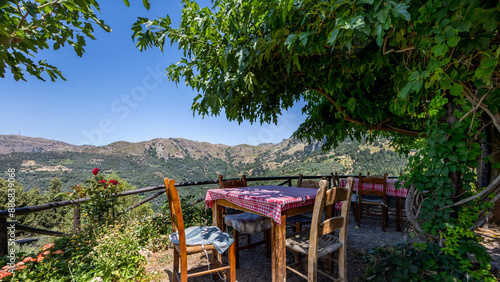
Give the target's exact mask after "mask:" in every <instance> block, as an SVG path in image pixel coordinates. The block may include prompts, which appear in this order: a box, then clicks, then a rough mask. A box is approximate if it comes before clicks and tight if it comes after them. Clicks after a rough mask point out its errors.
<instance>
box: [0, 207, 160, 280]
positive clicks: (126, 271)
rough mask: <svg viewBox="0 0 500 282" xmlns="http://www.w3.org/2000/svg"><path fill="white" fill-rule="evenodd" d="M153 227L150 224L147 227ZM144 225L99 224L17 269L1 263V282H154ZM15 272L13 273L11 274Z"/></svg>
mask: <svg viewBox="0 0 500 282" xmlns="http://www.w3.org/2000/svg"><path fill="white" fill-rule="evenodd" d="M146 224H149V223H146ZM139 225H140V223H139V222H138V221H136V220H134V219H131V218H129V217H127V216H124V217H122V218H121V219H120V220H117V221H116V222H115V223H114V224H108V225H105V224H96V225H94V228H93V229H86V230H85V231H83V232H82V233H81V234H75V235H71V236H68V237H63V238H60V239H58V240H56V241H55V242H54V243H50V244H46V245H44V246H43V247H42V248H40V249H39V251H38V252H37V253H34V254H29V255H22V254H20V257H21V261H20V262H18V263H16V264H15V266H14V267H13V268H14V269H13V271H12V267H10V266H9V265H5V264H6V263H7V261H8V260H7V257H4V259H3V262H1V261H0V266H2V265H5V266H3V268H2V269H1V270H0V279H1V281H9V282H10V281H82V282H83V281H91V280H93V279H94V278H97V277H100V278H101V279H102V281H152V279H151V277H150V276H148V275H147V274H146V270H145V263H146V259H145V257H144V256H143V255H141V254H140V250H141V248H142V247H143V245H141V239H143V238H140V236H142V235H146V236H148V235H149V234H144V233H141V232H140V231H139V228H138V226H139ZM9 270H11V272H9Z"/></svg>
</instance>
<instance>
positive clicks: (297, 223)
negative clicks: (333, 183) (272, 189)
mask: <svg viewBox="0 0 500 282" xmlns="http://www.w3.org/2000/svg"><path fill="white" fill-rule="evenodd" d="M323 179H326V177H323ZM296 187H303V188H314V189H318V188H319V181H316V180H313V179H304V176H303V175H302V174H299V178H298V180H297V186H296ZM311 218H312V213H303V214H297V215H294V216H290V217H288V218H287V219H286V224H287V225H288V226H292V227H293V228H294V232H298V231H300V230H301V229H302V226H304V225H306V224H310V223H311Z"/></svg>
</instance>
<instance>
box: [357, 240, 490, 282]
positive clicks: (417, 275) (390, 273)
mask: <svg viewBox="0 0 500 282" xmlns="http://www.w3.org/2000/svg"><path fill="white" fill-rule="evenodd" d="M475 247H476V248H478V249H481V248H483V249H484V247H482V245H480V244H476V245H475ZM488 259H489V261H488ZM365 260H366V261H367V262H368V263H369V264H370V265H374V266H373V267H370V268H368V269H367V270H366V272H365V276H364V279H366V280H367V281H405V282H406V281H496V279H495V278H494V277H493V276H492V275H491V274H490V268H491V265H490V264H489V263H490V261H491V258H490V257H489V256H486V257H481V258H479V257H476V258H474V259H473V261H474V263H473V264H472V265H471V267H470V268H469V269H467V270H465V271H464V270H463V268H462V267H461V265H462V264H463V262H461V261H459V259H457V257H455V256H452V255H450V254H448V253H447V252H444V251H443V249H442V248H441V247H440V246H439V245H438V244H435V243H415V244H414V245H412V244H410V243H404V244H399V245H395V246H384V247H378V248H374V249H372V250H370V252H369V253H368V255H366V256H365Z"/></svg>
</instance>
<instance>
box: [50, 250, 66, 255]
mask: <svg viewBox="0 0 500 282" xmlns="http://www.w3.org/2000/svg"><path fill="white" fill-rule="evenodd" d="M52 253H53V254H55V255H62V254H64V251H63V250H57V251H55V252H52Z"/></svg>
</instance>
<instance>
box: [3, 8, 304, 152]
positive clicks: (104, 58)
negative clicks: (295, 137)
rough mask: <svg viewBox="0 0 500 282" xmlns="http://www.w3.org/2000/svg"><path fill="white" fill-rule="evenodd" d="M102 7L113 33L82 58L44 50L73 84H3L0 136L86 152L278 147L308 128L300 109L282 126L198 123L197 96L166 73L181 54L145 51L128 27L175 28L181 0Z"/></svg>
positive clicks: (90, 44)
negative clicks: (145, 21)
mask: <svg viewBox="0 0 500 282" xmlns="http://www.w3.org/2000/svg"><path fill="white" fill-rule="evenodd" d="M130 2H131V6H130V7H128V8H127V7H126V6H125V5H124V4H123V2H122V1H100V5H101V15H100V18H101V19H103V20H104V21H105V22H106V24H108V25H109V26H110V27H111V28H112V29H113V31H112V32H111V33H106V32H104V31H101V30H97V29H96V33H95V35H96V37H97V40H88V41H87V47H86V53H85V54H84V55H83V57H78V56H77V55H76V54H75V52H74V51H73V50H72V48H71V47H69V46H66V47H65V48H62V49H60V50H57V51H53V50H44V51H42V52H40V53H39V57H38V58H37V59H45V60H47V62H48V63H49V64H52V65H55V66H57V67H58V68H59V70H60V71H62V72H63V74H64V76H65V77H66V79H67V81H63V80H57V81H56V82H51V81H50V80H48V81H47V82H43V81H39V80H37V79H36V78H35V77H30V76H26V79H27V82H24V81H15V80H14V79H13V78H12V76H11V75H10V73H6V77H5V78H0V89H2V90H1V92H0V100H1V102H0V119H1V122H0V134H21V135H24V136H30V137H43V138H47V139H54V140H59V141H64V142H68V143H70V144H75V145H82V144H91V145H106V144H110V143H113V142H116V141H129V142H140V141H146V140H151V139H154V138H169V137H181V138H186V139H190V140H197V141H203V142H210V143H214V144H218V143H220V144H226V145H238V144H250V145H257V144H260V143H266V142H271V143H278V142H280V141H282V140H283V139H284V138H288V137H290V135H291V134H292V133H293V132H294V131H295V129H296V128H297V127H298V125H299V124H300V123H301V122H303V121H304V119H305V117H304V116H303V115H302V114H301V111H300V110H301V105H296V106H295V107H294V108H292V109H291V110H290V111H288V112H286V113H284V114H283V116H282V117H281V118H280V119H279V121H278V124H277V125H269V124H264V125H262V126H261V125H260V124H258V123H257V124H253V125H251V124H250V123H249V122H245V123H243V124H241V125H239V124H238V123H237V122H229V121H227V119H226V117H225V115H224V114H222V115H221V116H218V117H205V118H204V119H202V118H201V116H193V112H192V111H191V103H192V101H193V98H194V97H195V96H196V95H197V94H198V93H197V92H195V91H194V90H192V89H191V88H187V87H185V85H184V83H180V84H179V85H176V84H175V83H173V82H170V81H168V80H167V78H166V77H165V76H164V69H165V68H166V67H167V66H168V65H170V64H171V63H175V62H177V61H178V60H179V59H180V58H181V52H180V51H178V50H177V48H176V47H173V48H170V47H169V46H167V47H166V48H165V52H164V53H161V52H160V51H159V50H157V49H148V50H147V51H145V52H142V53H141V52H140V51H139V49H138V48H136V47H135V42H133V41H132V40H131V35H132V31H131V30H130V27H131V26H132V23H133V22H135V19H136V18H137V17H138V16H147V17H149V18H155V17H157V16H164V15H166V14H169V15H170V16H171V18H172V21H173V23H174V24H176V23H178V22H179V20H180V15H181V6H180V1H159V0H151V9H150V11H149V12H148V11H147V10H146V9H145V8H144V7H143V6H142V1H137V0H133V1H130Z"/></svg>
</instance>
